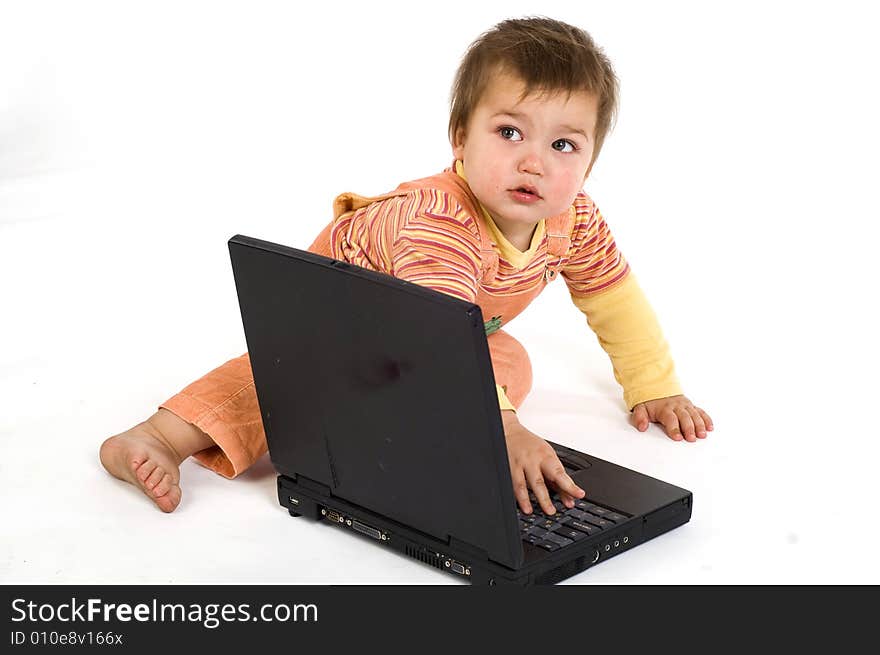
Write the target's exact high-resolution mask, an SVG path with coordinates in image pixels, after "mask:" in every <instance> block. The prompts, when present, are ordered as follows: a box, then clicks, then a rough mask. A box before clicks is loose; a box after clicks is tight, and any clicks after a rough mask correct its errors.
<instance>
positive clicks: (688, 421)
mask: <svg viewBox="0 0 880 655" xmlns="http://www.w3.org/2000/svg"><path fill="white" fill-rule="evenodd" d="M675 415H676V416H677V417H678V427H679V429H680V430H681V433H682V434H683V435H684V439H685V441H691V442H693V441H696V440H697V431H696V428H695V426H694V420H693V419H692V418H691V413H690V412H689V411H688V408H687V407H679V408H677V409H676V410H675Z"/></svg>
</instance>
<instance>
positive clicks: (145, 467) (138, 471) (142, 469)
mask: <svg viewBox="0 0 880 655" xmlns="http://www.w3.org/2000/svg"><path fill="white" fill-rule="evenodd" d="M132 466H134V467H135V469H134V474H135V476H136V477H137V479H138V480H139V481H140V482H141V483H143V482H144V481H146V479H147V478H148V477H150V475H151V474H152V473H153V471H155V470H156V467H157V466H158V464H156V462H154V461H153V460H151V459H146V460H144V461H142V462H139V461H138V460H133V461H132Z"/></svg>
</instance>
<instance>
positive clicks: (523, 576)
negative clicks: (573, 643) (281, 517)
mask: <svg viewBox="0 0 880 655" xmlns="http://www.w3.org/2000/svg"><path fill="white" fill-rule="evenodd" d="M277 486H278V501H279V503H280V504H281V505H282V506H283V507H285V508H286V509H287V511H288V513H289V514H290V515H291V516H294V517H306V518H309V519H312V520H315V521H324V522H326V523H328V524H329V525H331V526H333V527H335V528H337V529H341V530H347V531H349V532H352V533H354V534H356V535H359V536H360V537H361V538H363V539H368V540H370V541H373V542H375V543H378V544H379V545H382V546H386V547H389V548H391V549H393V550H396V551H398V552H399V553H401V554H403V555H405V556H407V557H409V558H412V559H416V560H418V561H420V562H423V563H424V564H427V565H428V566H431V567H433V568H435V569H437V570H439V571H444V572H446V573H448V574H450V575H454V576H456V577H458V578H459V579H460V580H461V581H462V582H467V583H470V584H473V585H480V586H483V585H485V586H507V585H517V586H530V585H552V584H556V583H557V582H559V581H561V580H564V579H566V578H568V577H570V576H572V575H575V574H577V573H580V572H581V571H584V570H586V569H588V568H590V567H591V566H594V565H595V564H599V563H601V562H603V561H605V560H608V559H610V558H611V557H614V556H616V555H619V554H621V553H623V552H625V551H627V550H629V549H630V548H632V547H634V546H637V545H639V544H641V543H644V542H645V541H647V540H649V539H652V538H653V537H656V536H658V535H660V534H663V533H664V532H668V531H670V530H672V529H674V528H676V527H678V526H680V525H683V524H684V523H686V522H687V521H688V520H690V517H691V502H690V500H691V499H690V497H687V498H683V499H681V500H680V501H677V502H675V503H671V504H670V505H668V506H666V507H663V508H661V509H658V510H656V511H655V512H652V513H650V514H647V515H644V516H641V517H635V518H634V519H633V520H630V521H627V522H626V523H624V524H622V525H619V526H615V528H614V529H611V530H607V531H605V532H603V533H602V534H601V535H599V536H597V537H595V538H591V539H588V540H585V543H581V544H577V545H576V546H571V547H568V548H565V549H562V550H560V551H557V552H555V553H546V552H544V551H542V550H540V549H539V548H537V547H535V546H533V545H531V544H528V543H523V550H524V551H525V553H526V565H525V566H524V567H523V568H522V569H518V570H513V569H509V568H507V567H505V566H501V565H498V564H497V563H495V562H492V561H490V560H489V559H488V557H487V556H486V553H485V552H484V551H481V550H480V549H478V548H474V547H472V546H470V545H469V544H465V543H462V542H458V541H456V540H455V539H450V542H449V543H443V542H442V541H440V540H438V539H434V538H433V537H431V536H429V535H425V534H422V533H419V532H417V531H414V530H412V529H411V528H407V527H406V526H404V525H400V524H398V523H396V522H394V521H391V520H388V519H386V518H383V517H380V516H378V515H375V514H373V513H371V512H369V511H368V510H365V509H364V508H361V507H357V506H356V505H353V504H351V503H348V502H346V501H345V500H343V499H341V498H336V497H334V496H332V495H331V494H330V493H329V490H328V489H326V488H324V487H323V485H320V484H319V483H315V482H313V481H311V480H308V479H306V478H303V477H302V476H298V477H297V478H292V477H288V476H286V475H279V476H278V485H277ZM572 548H575V549H577V550H578V551H580V552H579V553H578V554H577V556H575V557H573V555H574V554H575V551H573V550H571V549H572Z"/></svg>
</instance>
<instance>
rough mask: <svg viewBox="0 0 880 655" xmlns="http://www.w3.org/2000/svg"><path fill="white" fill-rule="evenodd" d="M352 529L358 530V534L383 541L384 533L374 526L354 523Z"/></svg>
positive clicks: (358, 522)
mask: <svg viewBox="0 0 880 655" xmlns="http://www.w3.org/2000/svg"><path fill="white" fill-rule="evenodd" d="M351 527H352V529H354V530H357V531H358V532H360V533H362V534H365V535H367V536H368V537H372V538H373V539H379V540H381V539H382V533H381V532H379V531H378V530H377V529H376V528H374V527H373V526H370V525H367V524H365V523H361V522H360V521H352V522H351Z"/></svg>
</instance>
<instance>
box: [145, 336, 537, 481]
mask: <svg viewBox="0 0 880 655" xmlns="http://www.w3.org/2000/svg"><path fill="white" fill-rule="evenodd" d="M489 353H490V355H491V357H492V368H493V370H494V372H495V382H496V383H497V384H500V385H501V386H502V387H505V391H506V393H507V397H508V399H509V400H510V402H511V403H513V405H514V406H515V407H519V406H520V404H521V403H522V401H523V400H525V397H526V395H527V394H528V392H529V390H530V389H531V387H532V365H531V363H530V362H529V356H528V354H527V353H526V351H525V348H523V347H522V345H521V344H520V343H519V341H517V340H516V339H514V338H513V337H512V336H510V335H509V334H507V333H506V332H504V331H503V330H498V331H497V332H495V333H494V334H492V335H490V336H489ZM160 407H163V408H165V409H167V410H169V411H171V412H173V413H174V414H176V415H177V416H179V417H180V418H182V419H183V420H184V421H187V422H188V423H192V424H193V425H195V426H196V427H198V428H199V429H201V430H202V431H203V432H205V433H206V434H207V435H208V436H209V437H211V439H213V441H214V443H215V444H216V445H215V446H212V447H211V448H207V449H205V450H202V451H200V452H198V453H196V454H195V455H193V457H195V458H196V460H198V461H199V463H201V464H202V465H204V466H206V467H208V468H209V469H211V470H213V471H214V472H216V473H219V474H220V475H222V476H224V477H227V478H234V477H235V476H237V475H239V474H240V473H241V472H242V471H244V470H245V469H247V468H248V467H249V466H250V465H251V464H253V463H254V462H255V461H256V460H257V458H259V457H261V456H262V455H263V454H264V453H266V451H267V446H266V435H265V433H264V432H263V421H262V418H261V415H260V406H259V404H258V403H257V394H256V390H255V387H254V378H253V374H252V373H251V362H250V358H249V357H248V355H247V353H245V354H244V355H242V356H241V357H236V358H235V359H231V360H229V361H228V362H226V363H225V364H223V365H222V366H219V367H218V368H215V369H214V370H213V371H211V372H210V373H208V374H207V375H205V376H204V377H202V378H200V379H198V380H196V381H195V382H193V383H192V384H190V385H189V386H187V387H186V388H185V389H183V390H182V391H181V392H180V393H178V394H176V395H174V396H173V397H172V398H170V399H169V400H168V401H167V402H165V403H163V404H162V405H160Z"/></svg>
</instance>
